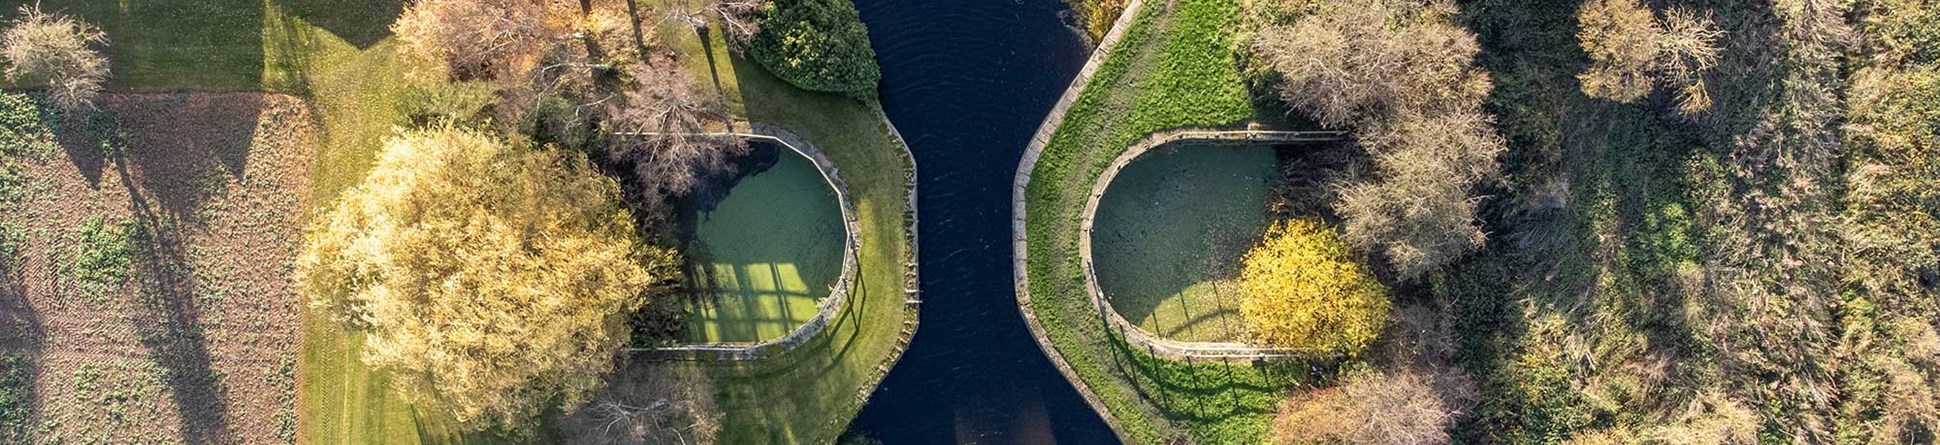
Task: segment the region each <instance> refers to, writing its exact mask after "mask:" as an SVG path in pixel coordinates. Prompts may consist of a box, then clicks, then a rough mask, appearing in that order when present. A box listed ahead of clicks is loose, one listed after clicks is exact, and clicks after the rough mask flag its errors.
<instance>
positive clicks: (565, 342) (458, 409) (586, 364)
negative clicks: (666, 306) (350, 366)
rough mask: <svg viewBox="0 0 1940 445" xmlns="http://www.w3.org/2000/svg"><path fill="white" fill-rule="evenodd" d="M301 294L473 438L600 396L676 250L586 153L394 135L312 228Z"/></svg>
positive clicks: (302, 260) (479, 137)
mask: <svg viewBox="0 0 1940 445" xmlns="http://www.w3.org/2000/svg"><path fill="white" fill-rule="evenodd" d="M307 242H308V245H307V246H306V250H305V252H304V253H303V254H302V255H301V256H300V257H299V259H298V261H297V274H296V276H297V282H298V283H297V284H298V286H299V287H300V288H301V290H302V291H303V292H304V294H305V295H306V296H307V298H308V303H309V304H310V306H311V307H312V308H314V309H317V310H319V311H321V312H322V313H325V314H330V315H332V316H334V317H336V318H337V319H338V320H340V321H341V322H343V323H345V324H346V325H347V326H349V327H351V328H354V329H357V330H360V331H362V332H363V333H365V334H366V335H365V336H364V343H365V344H364V354H363V360H364V362H365V363H366V364H369V365H370V366H372V367H374V368H378V369H384V370H389V371H392V376H393V378H392V380H393V381H394V382H395V384H396V389H397V390H398V391H399V392H400V393H401V394H403V395H404V396H405V398H406V399H407V400H410V401H412V402H413V403H419V404H423V405H429V406H437V407H442V408H444V409H445V410H447V411H448V412H449V413H450V415H451V416H452V417H453V418H455V419H456V420H457V421H458V423H459V424H460V425H462V426H464V427H465V429H467V430H474V431H476V430H482V429H486V428H490V427H500V428H503V429H506V430H511V431H522V430H524V431H529V429H528V427H529V426H530V424H531V419H533V418H535V417H537V416H538V415H539V413H541V412H542V411H545V410H546V409H548V408H549V407H551V406H554V405H553V404H557V406H560V407H562V408H564V409H565V410H567V411H571V410H572V409H573V408H574V407H576V406H577V405H579V404H580V403H582V402H583V401H584V400H586V398H587V396H588V395H589V394H590V393H591V392H592V391H593V390H595V389H597V388H598V386H599V384H600V377H601V375H603V374H605V373H607V372H608V371H610V370H611V368H612V367H613V365H612V363H613V356H614V353H615V351H616V350H617V349H618V348H619V347H620V346H621V345H622V344H623V343H624V342H626V340H627V335H628V331H627V330H626V329H625V319H626V315H627V314H629V313H631V312H632V311H635V310H637V309H639V307H640V306H641V305H642V304H643V298H644V297H643V295H645V293H644V291H645V290H647V289H648V287H649V286H650V285H651V284H652V283H651V282H652V280H653V279H655V276H654V275H658V274H659V272H660V271H662V270H664V269H661V268H662V267H664V266H665V265H667V264H670V263H671V262H672V261H673V259H672V258H673V257H672V255H673V254H672V253H671V252H669V251H666V250H663V249H655V248H649V247H643V246H642V245H641V244H640V243H639V242H638V241H637V235H636V234H635V232H634V224H633V220H632V219H631V218H630V217H629V216H628V214H627V213H626V212H625V211H624V209H623V208H622V207H621V202H620V188H619V186H618V185H617V184H616V183H614V182H613V180H611V179H608V178H606V177H604V176H602V175H600V174H598V173H597V172H595V171H594V170H593V168H592V166H591V165H590V164H589V163H588V162H587V161H586V160H585V159H584V157H583V156H578V155H565V156H562V155H561V154H559V152H557V151H553V150H540V149H526V148H523V147H517V146H513V145H510V144H507V143H505V142H503V141H500V140H497V139H495V138H493V137H491V136H488V135H485V134H481V133H477V132H475V131H473V130H465V129H460V128H455V127H448V126H447V127H434V128H430V129H426V130H418V131H412V132H407V133H404V134H400V135H397V136H393V137H392V138H391V139H389V140H388V141H386V143H385V145H384V150H383V152H382V153H381V154H380V156H379V158H378V160H377V164H376V166H375V167H373V168H372V170H371V171H370V174H369V176H367V177H366V178H365V179H364V181H363V183H362V184H360V185H358V186H356V187H355V188H352V189H350V190H349V191H347V192H345V194H344V196H343V198H342V201H341V202H339V203H338V205H337V206H336V208H335V209H334V210H332V211H331V212H330V213H328V214H327V215H324V216H323V218H321V219H320V220H319V223H318V224H317V225H316V226H315V227H313V228H312V229H311V232H310V233H309V235H308V239H307Z"/></svg>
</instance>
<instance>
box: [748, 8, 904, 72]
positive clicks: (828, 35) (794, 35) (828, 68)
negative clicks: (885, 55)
mask: <svg viewBox="0 0 1940 445" xmlns="http://www.w3.org/2000/svg"><path fill="white" fill-rule="evenodd" d="M751 53H752V54H753V55H754V60H755V61H756V62H760V63H761V65H762V66H763V67H766V68H768V71H769V72H772V73H775V76H776V77H780V78H781V79H782V80H786V81H788V83H791V84H794V85H795V86H796V87H800V88H801V89H805V90H809V91H823V92H831V93H860V92H867V91H871V90H873V89H874V88H876V82H877V81H880V80H882V69H881V68H879V67H877V66H876V50H875V49H874V48H872V47H870V46H869V31H868V29H866V28H864V27H863V26H862V18H861V16H859V15H857V13H856V10H855V5H854V4H851V3H849V0H776V1H775V2H773V3H770V4H769V5H768V10H767V12H766V13H765V14H764V15H763V16H762V18H761V29H760V31H758V32H757V33H756V34H755V36H754V45H753V48H752V51H751Z"/></svg>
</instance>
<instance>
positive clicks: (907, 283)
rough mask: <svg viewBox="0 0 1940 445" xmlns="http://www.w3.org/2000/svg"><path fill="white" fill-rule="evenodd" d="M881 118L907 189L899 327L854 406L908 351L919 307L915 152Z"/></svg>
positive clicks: (904, 201)
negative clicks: (900, 154)
mask: <svg viewBox="0 0 1940 445" xmlns="http://www.w3.org/2000/svg"><path fill="white" fill-rule="evenodd" d="M881 119H882V125H883V128H887V129H888V130H889V136H890V137H891V138H894V139H895V140H896V146H897V147H901V148H902V149H903V168H904V172H905V173H904V174H903V190H906V191H907V192H908V193H907V194H905V195H904V198H903V227H904V230H903V245H904V246H905V248H904V249H903V252H904V258H903V329H902V331H901V332H898V333H897V334H896V349H895V350H893V351H890V353H889V356H888V357H884V358H883V359H882V363H878V364H876V367H875V368H874V369H873V370H872V371H871V372H870V374H869V383H868V384H865V385H862V387H861V388H856V394H855V401H856V406H861V405H862V404H863V403H867V402H868V401H869V395H870V394H874V393H875V392H876V386H877V385H881V384H882V379H883V378H884V377H887V376H889V368H890V366H891V365H894V364H896V362H897V361H901V360H902V359H903V353H904V352H907V351H909V342H910V341H911V340H914V339H915V338H916V327H917V325H918V324H919V323H918V320H917V318H918V315H920V312H921V309H922V306H923V293H922V290H921V288H920V285H921V284H920V283H922V274H921V271H920V270H918V269H919V268H918V267H917V264H918V263H917V261H916V252H917V249H918V248H919V247H918V246H917V244H916V241H917V240H916V237H917V235H916V223H917V219H916V154H915V153H912V152H910V151H909V144H908V143H907V139H903V133H902V132H899V131H896V125H895V124H892V123H890V122H889V117H888V116H881ZM757 132H758V130H757ZM851 417H853V416H851ZM846 421H847V420H844V422H846Z"/></svg>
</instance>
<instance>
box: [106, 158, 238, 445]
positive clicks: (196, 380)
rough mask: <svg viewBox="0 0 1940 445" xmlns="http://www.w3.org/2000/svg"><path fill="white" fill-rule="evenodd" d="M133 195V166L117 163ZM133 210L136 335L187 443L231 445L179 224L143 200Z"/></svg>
mask: <svg viewBox="0 0 1940 445" xmlns="http://www.w3.org/2000/svg"><path fill="white" fill-rule="evenodd" d="M115 165H116V167H117V169H118V170H121V172H122V174H121V177H122V180H123V181H124V182H125V183H126V184H125V185H126V186H127V187H128V188H129V189H130V190H136V185H135V184H134V183H133V182H134V181H133V180H132V179H129V178H130V177H131V176H130V175H129V172H128V170H129V164H128V163H127V162H125V161H119V160H118V161H117V162H116V163H115ZM128 204H129V210H130V213H131V214H132V215H133V217H134V219H135V222H136V224H137V227H139V228H140V230H139V232H137V233H136V234H135V236H133V237H131V238H132V241H133V242H134V244H135V245H136V257H135V261H134V265H135V274H134V276H135V279H134V282H135V284H136V290H135V291H136V298H135V299H134V304H135V309H136V310H137V311H140V313H138V314H135V319H137V320H144V321H146V323H140V324H137V325H136V333H137V334H138V336H139V337H140V338H141V343H142V346H143V347H144V348H146V349H147V350H148V355H149V358H150V360H152V361H153V362H154V363H156V364H158V365H160V366H161V368H162V370H163V378H164V380H165V381H166V382H167V383H168V387H169V390H170V393H171V394H172V395H173V397H172V399H173V400H174V402H175V407H176V410H177V413H178V415H179V416H181V425H182V434H183V439H184V440H185V441H186V442H189V443H233V442H235V441H236V436H235V434H233V433H231V432H230V431H229V417H230V413H229V411H228V405H227V390H226V389H225V388H224V387H223V385H222V383H221V382H220V381H219V380H218V379H217V377H218V376H217V375H216V372H215V369H214V367H213V366H212V363H211V360H210V354H209V346H208V343H209V342H208V338H207V336H206V334H205V333H204V332H203V326H202V322H201V318H202V315H203V313H202V308H201V307H199V305H198V301H197V297H198V294H199V293H200V292H199V289H198V287H197V283H196V277H195V269H194V266H192V265H191V263H190V262H189V259H188V253H187V245H186V242H185V241H184V239H183V238H184V236H183V234H182V228H181V225H180V223H179V222H178V220H175V219H172V218H169V217H168V216H167V215H165V214H163V213H160V212H158V209H157V208H156V207H155V206H154V205H152V204H151V202H150V201H149V200H148V199H145V198H143V195H142V194H138V193H131V194H130V199H129V203H128Z"/></svg>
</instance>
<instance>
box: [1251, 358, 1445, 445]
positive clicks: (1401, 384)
mask: <svg viewBox="0 0 1940 445" xmlns="http://www.w3.org/2000/svg"><path fill="white" fill-rule="evenodd" d="M1434 383H1435V382H1434V379H1432V378H1430V377H1429V376H1426V375H1422V374H1419V373H1414V372H1399V373H1394V374H1389V375H1382V374H1362V375H1356V376H1353V377H1349V378H1347V379H1346V381H1345V382H1343V383H1341V385H1340V386H1338V387H1334V388H1327V389H1322V390H1318V391H1314V392H1311V393H1307V394H1303V395H1299V396H1295V397H1293V398H1291V399H1288V400H1287V402H1286V403H1284V404H1281V406H1280V414H1279V416H1277V417H1276V418H1275V419H1274V420H1273V433H1272V440H1273V443H1276V444H1283V445H1293V444H1356V445H1430V444H1445V443H1448V440H1449V437H1448V430H1447V428H1448V425H1449V423H1450V422H1451V421H1452V420H1453V419H1454V417H1455V410H1453V409H1450V408H1449V407H1447V406H1445V405H1444V403H1443V402H1442V399H1441V396H1440V395H1438V394H1437V393H1436V391H1435V387H1434V386H1433V384H1434Z"/></svg>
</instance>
